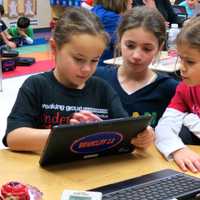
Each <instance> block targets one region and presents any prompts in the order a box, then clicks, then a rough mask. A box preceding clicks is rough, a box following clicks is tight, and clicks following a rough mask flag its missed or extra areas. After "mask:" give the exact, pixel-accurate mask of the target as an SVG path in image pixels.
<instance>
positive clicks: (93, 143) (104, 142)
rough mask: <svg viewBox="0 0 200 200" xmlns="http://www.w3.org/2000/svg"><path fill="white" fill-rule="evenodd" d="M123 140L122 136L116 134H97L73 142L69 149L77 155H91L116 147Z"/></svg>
mask: <svg viewBox="0 0 200 200" xmlns="http://www.w3.org/2000/svg"><path fill="white" fill-rule="evenodd" d="M122 140H123V135H122V134H120V133H117V132H99V133H95V134H92V135H88V136H86V137H82V138H80V139H78V140H75V141H74V142H73V143H72V145H71V147H70V149H71V151H72V152H74V153H78V154H92V153H99V152H102V151H105V150H107V149H111V148H113V147H115V146H117V145H118V144H119V143H121V141H122Z"/></svg>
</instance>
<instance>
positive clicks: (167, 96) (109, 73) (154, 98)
mask: <svg viewBox="0 0 200 200" xmlns="http://www.w3.org/2000/svg"><path fill="white" fill-rule="evenodd" d="M95 75H96V76H98V77H101V78H103V79H104V80H106V81H107V82H108V83H109V84H110V85H111V86H112V87H113V88H114V89H115V91H116V92H117V93H118V95H119V97H120V99H121V102H122V105H123V107H124V109H125V110H126V111H127V112H128V114H129V116H139V115H147V114H151V115H152V122H151V125H152V127H155V126H156V125H157V123H158V120H159V119H160V117H161V116H162V114H163V112H164V111H165V108H166V107H167V105H168V104H169V101H170V100H171V98H172V97H173V95H174V94H175V90H176V86H177V84H178V81H176V80H175V79H173V78H172V77H170V76H168V75H161V74H159V73H158V74H157V78H156V80H155V81H153V82H152V83H150V84H149V85H146V86H145V87H143V88H141V89H139V90H137V91H136V92H134V93H132V94H130V95H129V94H127V93H126V92H125V91H124V90H123V88H122V87H121V85H120V83H119V80H118V78H117V68H116V67H115V66H113V65H109V66H106V67H98V68H97V71H96V73H95Z"/></svg>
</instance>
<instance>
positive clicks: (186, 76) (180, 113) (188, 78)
mask: <svg viewBox="0 0 200 200" xmlns="http://www.w3.org/2000/svg"><path fill="white" fill-rule="evenodd" d="M177 51H178V55H179V57H180V62H181V66H180V74H181V76H182V79H183V80H182V82H181V83H180V84H179V85H178V86H177V89H176V93H175V96H174V97H173V98H172V100H171V102H170V104H169V106H168V108H167V109H166V111H165V112H164V114H163V116H162V118H161V119H160V121H159V123H158V125H157V127H156V146H157V148H158V149H159V150H160V151H161V152H162V153H163V154H164V156H165V157H166V158H167V159H170V158H173V159H174V161H175V162H176V164H177V165H178V166H179V167H180V168H181V169H182V170H183V171H187V170H190V171H192V172H194V173H195V172H200V155H199V154H197V153H195V152H193V151H192V150H191V149H190V148H189V147H187V146H185V144H198V145H199V144H200V95H199V94H200V17H194V19H193V18H191V20H189V21H188V22H187V23H186V25H185V26H184V27H183V28H182V30H181V32H180V33H179V35H178V36H177ZM183 127H184V129H183ZM186 128H187V129H189V130H187V131H185V129H186ZM183 130H184V131H183ZM184 143H185V144H184Z"/></svg>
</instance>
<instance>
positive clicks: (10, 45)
mask: <svg viewBox="0 0 200 200" xmlns="http://www.w3.org/2000/svg"><path fill="white" fill-rule="evenodd" d="M0 35H1V37H2V39H3V41H4V42H5V44H6V45H8V46H9V47H11V48H16V44H15V43H14V42H11V41H9V39H8V38H7V36H6V33H5V32H4V31H3V32H1V33H0Z"/></svg>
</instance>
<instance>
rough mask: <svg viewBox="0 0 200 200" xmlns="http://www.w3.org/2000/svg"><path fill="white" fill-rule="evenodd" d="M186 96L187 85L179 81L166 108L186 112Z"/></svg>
mask: <svg viewBox="0 0 200 200" xmlns="http://www.w3.org/2000/svg"><path fill="white" fill-rule="evenodd" d="M186 96H187V86H186V85H185V84H184V83H183V82H181V83H179V85H178V86H177V88H176V93H175V95H174V97H173V98H172V99H171V102H170V104H169V105H168V108H173V109H176V110H178V111H180V112H186V110H187V109H186V107H187V106H186V104H185V100H186Z"/></svg>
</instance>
